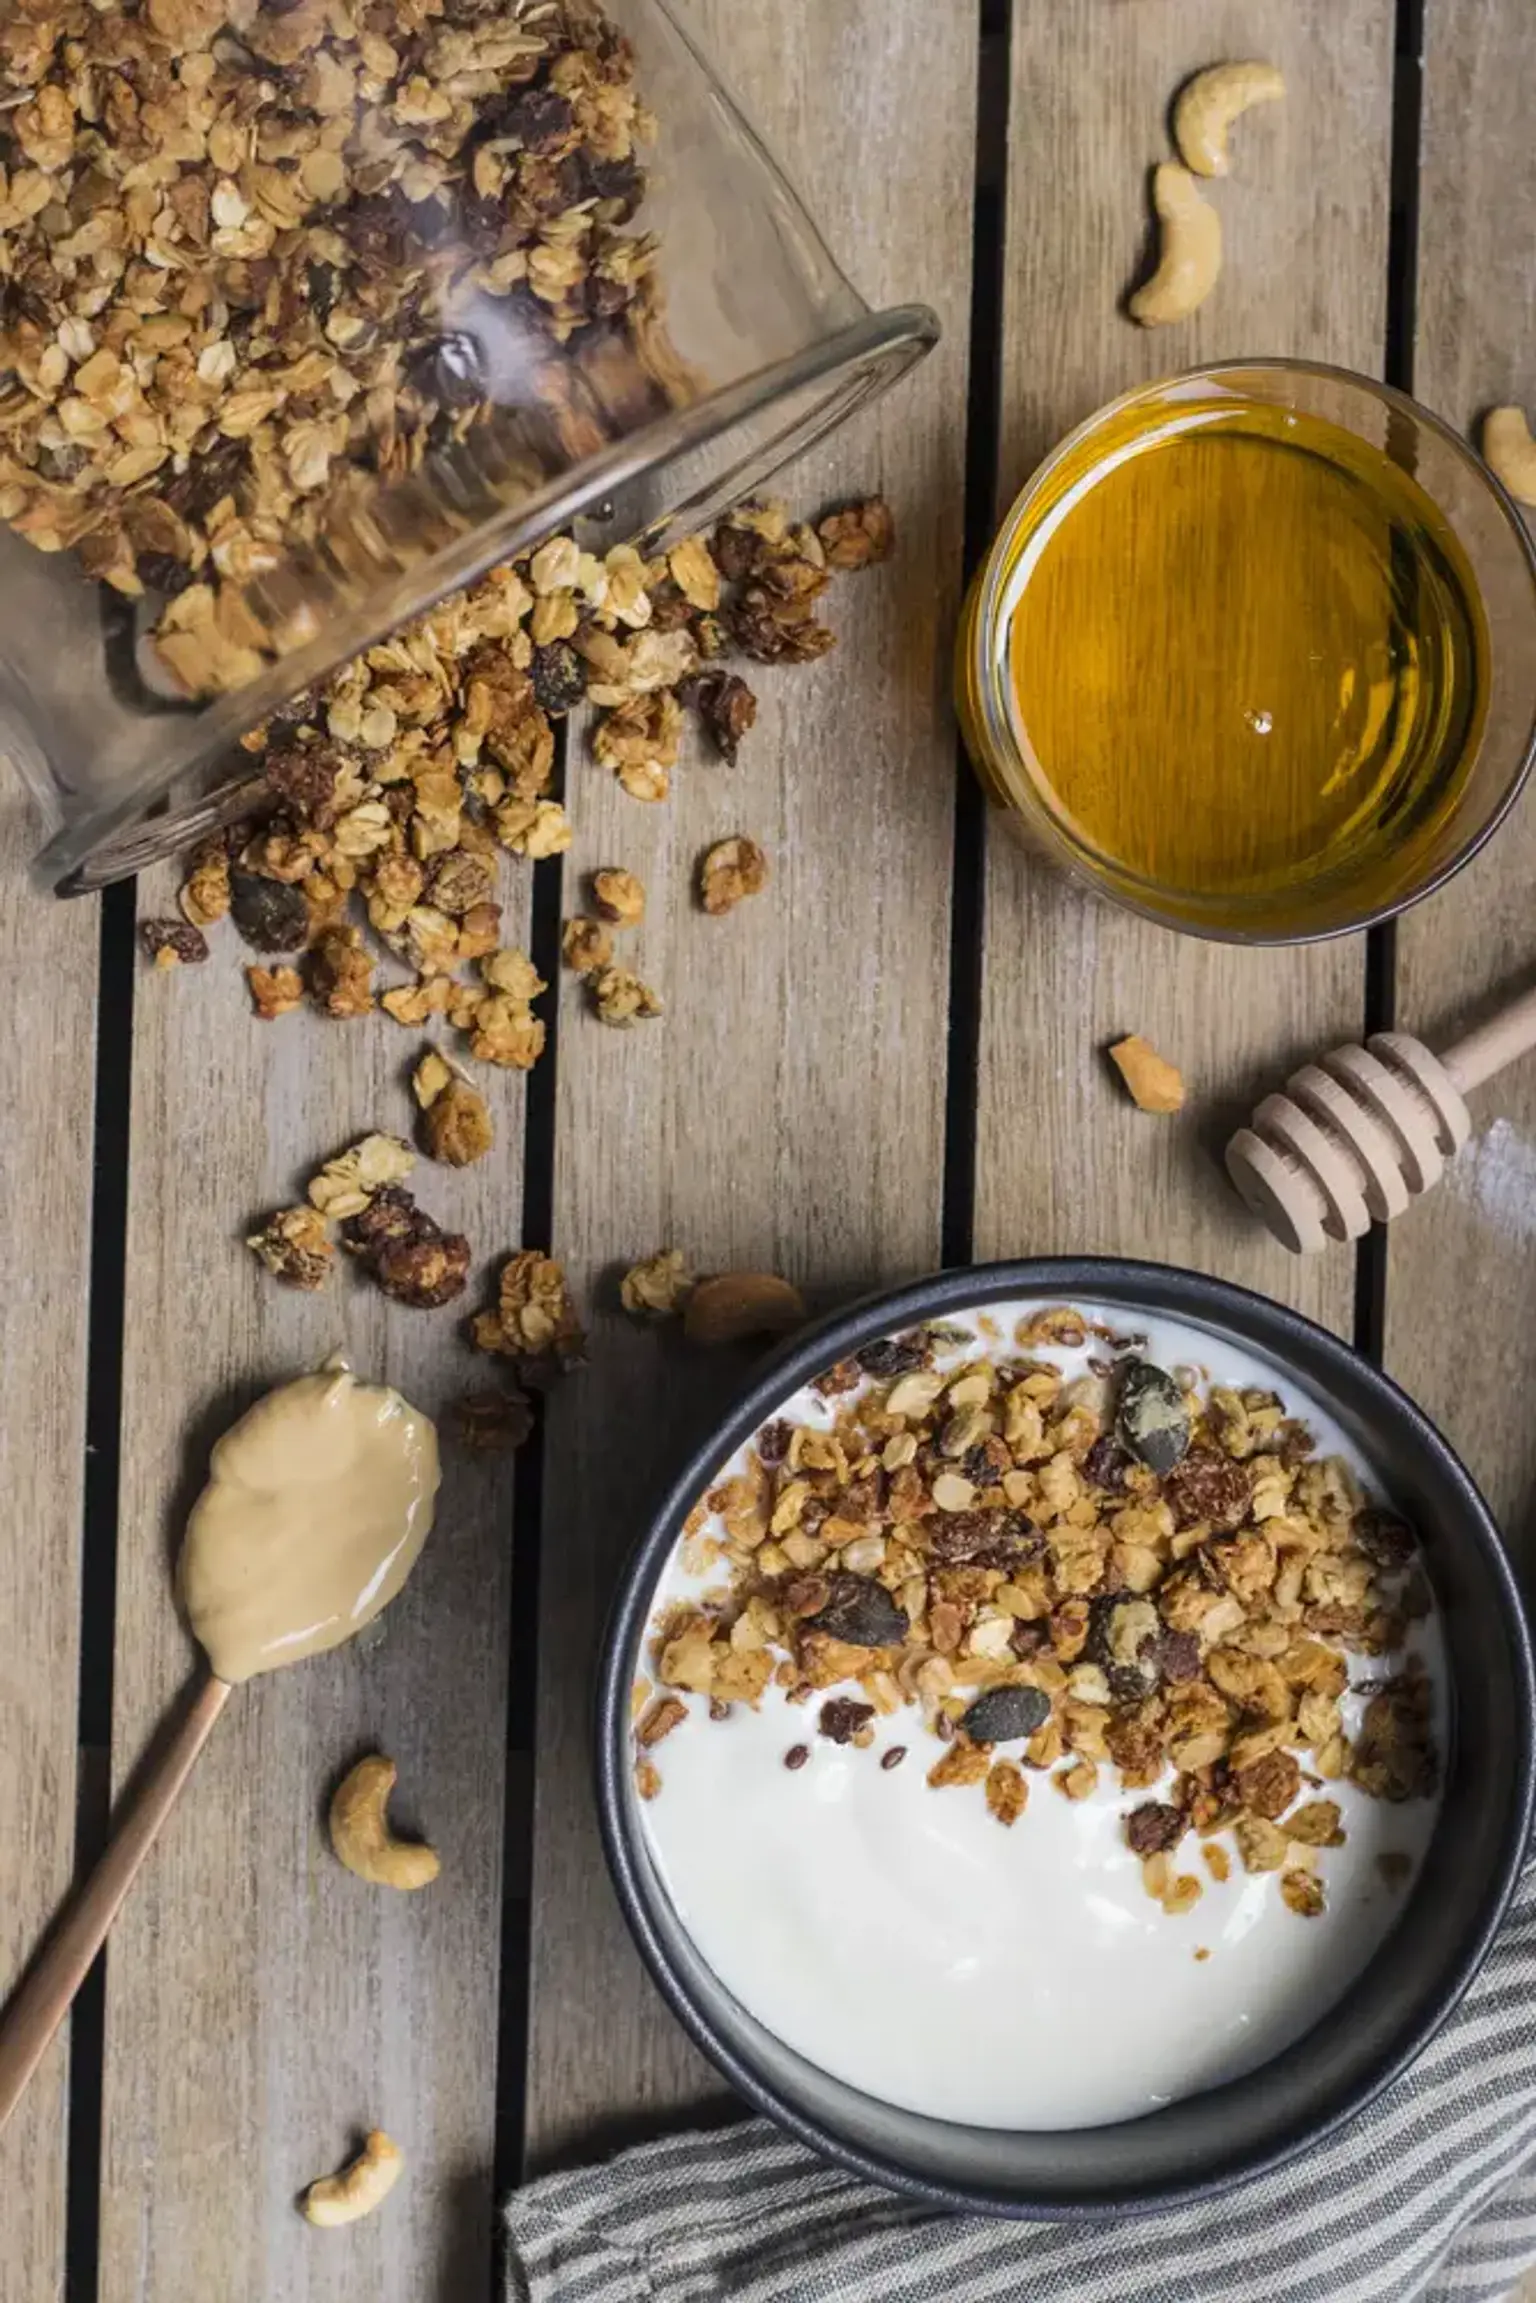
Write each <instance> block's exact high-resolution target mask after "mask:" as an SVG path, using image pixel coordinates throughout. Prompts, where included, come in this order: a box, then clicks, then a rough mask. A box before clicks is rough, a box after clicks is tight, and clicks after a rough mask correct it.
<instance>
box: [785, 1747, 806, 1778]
mask: <svg viewBox="0 0 1536 2303" xmlns="http://www.w3.org/2000/svg"><path fill="white" fill-rule="evenodd" d="M810 1756H811V1754H810V1751H809V1749H808V1748H807V1746H806V1745H805V1744H803V1743H792V1744H791V1745H790V1747H789V1749H788V1750H787V1751H786V1752H785V1754H784V1764H785V1766H786V1767H787V1768H788V1769H789V1771H790V1773H791V1775H793V1773H794V1772H795V1769H796V1768H797V1767H803V1766H804V1765H805V1763H806V1761H807V1760H808V1759H809V1758H810Z"/></svg>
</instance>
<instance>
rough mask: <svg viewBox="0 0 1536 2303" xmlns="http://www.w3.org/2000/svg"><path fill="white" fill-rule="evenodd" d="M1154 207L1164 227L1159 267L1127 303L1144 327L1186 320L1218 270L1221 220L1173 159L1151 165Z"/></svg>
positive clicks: (1209, 286) (1212, 285)
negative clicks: (1156, 165) (1152, 167)
mask: <svg viewBox="0 0 1536 2303" xmlns="http://www.w3.org/2000/svg"><path fill="white" fill-rule="evenodd" d="M1152 205H1153V206H1154V208H1155V209H1156V210H1157V215H1158V221H1159V223H1160V224H1161V225H1162V227H1163V244H1162V250H1161V253H1160V255H1159V258H1158V266H1157V270H1156V271H1155V272H1154V273H1153V275H1152V277H1151V279H1150V280H1148V281H1147V283H1146V285H1145V287H1141V288H1138V289H1137V291H1136V293H1135V295H1134V296H1132V298H1131V300H1130V302H1129V304H1128V305H1127V306H1126V309H1127V311H1128V312H1129V313H1130V315H1131V318H1132V319H1133V320H1139V321H1140V322H1141V324H1142V326H1143V327H1144V328H1160V327H1162V326H1163V325H1164V323H1165V322H1166V321H1169V320H1182V319H1184V318H1185V316H1186V315H1187V314H1188V313H1190V312H1193V311H1194V309H1195V307H1196V305H1198V304H1203V303H1204V302H1205V299H1206V297H1207V296H1208V295H1209V294H1210V292H1211V290H1212V289H1213V288H1214V287H1215V285H1216V275H1217V274H1218V272H1220V270H1221V218H1220V217H1219V216H1218V215H1217V213H1216V211H1215V209H1214V208H1211V207H1208V206H1207V205H1206V203H1205V201H1204V200H1202V199H1201V197H1200V188H1199V186H1198V185H1197V184H1196V182H1195V179H1194V177H1193V176H1191V174H1190V173H1189V170H1188V169H1187V168H1181V167H1180V166H1179V164H1178V162H1177V160H1164V161H1163V162H1162V163H1161V165H1160V166H1158V167H1157V168H1154V169H1153V171H1152Z"/></svg>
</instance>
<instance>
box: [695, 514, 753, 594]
mask: <svg viewBox="0 0 1536 2303" xmlns="http://www.w3.org/2000/svg"><path fill="white" fill-rule="evenodd" d="M709 549H710V554H711V557H712V558H713V560H714V563H715V566H716V567H717V568H718V569H719V570H720V573H721V575H722V576H724V578H725V580H726V582H727V583H728V584H739V583H740V582H741V580H742V578H743V577H744V576H750V575H751V573H752V571H753V569H754V568H756V567H757V566H758V564H759V562H760V561H761V560H762V558H763V556H764V554H765V552H766V550H767V546H766V545H765V544H764V542H763V539H762V537H761V536H760V535H758V533H757V532H756V530H755V529H753V528H739V527H738V526H737V525H736V523H735V521H734V520H722V521H721V523H720V525H719V527H718V528H717V529H716V530H715V532H714V534H713V536H711V538H710V540H709Z"/></svg>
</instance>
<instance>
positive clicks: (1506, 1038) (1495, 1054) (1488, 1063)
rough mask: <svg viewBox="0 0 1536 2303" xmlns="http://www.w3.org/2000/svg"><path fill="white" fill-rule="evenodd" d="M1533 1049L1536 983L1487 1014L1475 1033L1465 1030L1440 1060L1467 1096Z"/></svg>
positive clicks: (1535, 1043)
mask: <svg viewBox="0 0 1536 2303" xmlns="http://www.w3.org/2000/svg"><path fill="white" fill-rule="evenodd" d="M1532 1048H1536V985H1533V987H1532V988H1531V990H1530V991H1528V992H1522V993H1521V995H1520V997H1519V999H1517V1000H1511V1001H1510V1003H1509V1006H1508V1007H1507V1008H1501V1009H1500V1011H1499V1013H1498V1014H1497V1015H1496V1016H1490V1017H1489V1019H1488V1021H1487V1023H1485V1024H1479V1026H1478V1028H1477V1030H1476V1031H1475V1032H1468V1034H1467V1036H1466V1038H1465V1039H1461V1040H1458V1041H1457V1042H1456V1045H1455V1046H1454V1047H1452V1048H1446V1049H1445V1050H1444V1052H1443V1053H1442V1055H1441V1057H1440V1061H1441V1063H1442V1064H1443V1065H1444V1066H1445V1069H1446V1070H1447V1071H1448V1072H1449V1073H1450V1075H1451V1078H1452V1079H1453V1080H1454V1081H1455V1083H1456V1085H1457V1087H1459V1088H1460V1090H1461V1092H1462V1094H1463V1095H1466V1094H1467V1093H1468V1091H1469V1090H1470V1089H1472V1088H1478V1087H1481V1086H1482V1084H1483V1082H1484V1080H1491V1079H1492V1077H1493V1075H1494V1073H1495V1072H1501V1071H1502V1070H1503V1069H1504V1066H1505V1065H1506V1064H1512V1063H1513V1062H1514V1060H1515V1058H1516V1056H1523V1055H1525V1054H1527V1053H1528V1052H1529V1051H1530V1049H1532Z"/></svg>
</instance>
